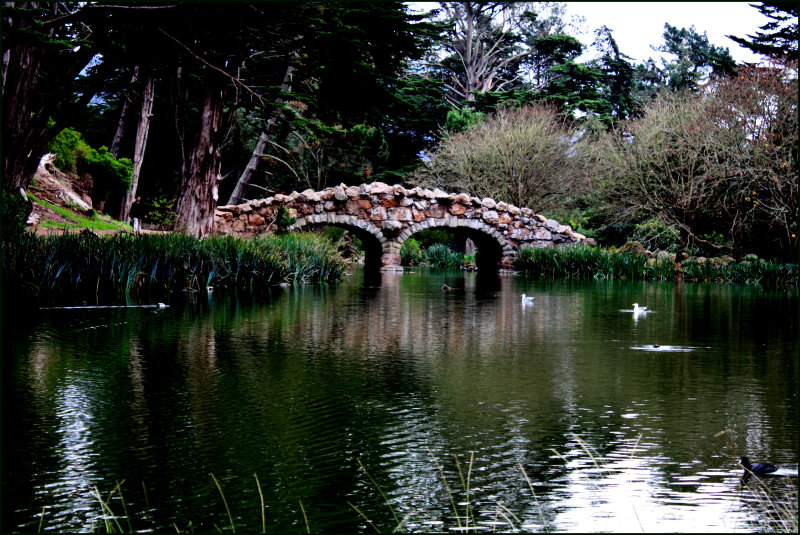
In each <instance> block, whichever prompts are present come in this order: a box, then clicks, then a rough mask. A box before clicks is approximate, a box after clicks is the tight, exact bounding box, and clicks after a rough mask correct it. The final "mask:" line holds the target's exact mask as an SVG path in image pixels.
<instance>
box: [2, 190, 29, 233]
mask: <svg viewBox="0 0 800 535" xmlns="http://www.w3.org/2000/svg"><path fill="white" fill-rule="evenodd" d="M27 208H28V207H27V206H26V203H25V200H24V199H23V198H22V196H21V195H20V194H16V195H15V194H13V193H12V192H10V191H8V190H6V189H5V188H0V232H2V237H3V240H4V241H5V240H6V239H7V238H10V237H13V236H17V235H19V234H22V233H24V232H25V221H26V219H27V212H28V210H27Z"/></svg>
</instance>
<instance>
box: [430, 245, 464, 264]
mask: <svg viewBox="0 0 800 535" xmlns="http://www.w3.org/2000/svg"><path fill="white" fill-rule="evenodd" d="M425 257H426V258H427V259H428V265H429V266H430V267H434V268H460V267H461V264H462V263H463V259H464V258H463V257H464V255H463V254H461V253H457V252H455V251H453V250H452V249H450V248H449V247H448V246H447V245H445V244H443V243H434V244H433V245H431V246H430V247H428V248H427V249H426V250H425Z"/></svg>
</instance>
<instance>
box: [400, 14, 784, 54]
mask: <svg viewBox="0 0 800 535" xmlns="http://www.w3.org/2000/svg"><path fill="white" fill-rule="evenodd" d="M752 3H755V2H752ZM411 4H412V5H413V6H414V7H415V8H417V9H422V10H425V11H427V10H428V9H430V8H431V7H435V6H436V3H417V2H413V3H411ZM565 4H566V6H567V16H568V17H570V16H572V15H578V16H582V17H585V19H586V22H585V24H584V25H583V26H584V28H583V30H584V31H583V32H581V33H575V34H574V35H575V37H577V38H578V39H580V41H581V42H582V43H583V44H585V45H587V47H588V46H590V45H591V43H592V42H593V41H594V38H595V36H594V30H596V29H597V28H600V27H601V26H603V25H606V26H608V28H609V29H610V30H611V31H612V35H613V37H614V40H615V41H616V42H617V45H618V46H619V48H620V51H621V52H622V53H623V54H625V55H627V56H630V57H631V58H633V60H634V63H641V62H643V61H645V60H647V59H648V58H651V57H652V58H653V59H656V60H657V59H658V58H660V57H661V53H659V52H656V51H654V50H653V49H652V47H653V46H659V45H661V44H663V42H664V24H665V23H667V22H668V23H670V24H671V25H672V26H676V27H678V28H689V27H691V26H694V28H695V30H696V31H697V32H698V33H700V34H701V35H702V34H703V33H705V34H706V36H707V37H708V40H709V42H711V44H713V45H716V46H721V47H725V48H728V50H730V53H731V56H733V58H734V59H735V60H736V61H738V62H748V63H757V62H759V61H760V60H761V56H758V55H757V54H753V53H752V52H751V51H750V50H749V49H747V48H744V47H742V46H740V45H739V44H738V43H736V42H735V41H732V40H731V39H729V38H727V37H726V36H727V35H735V36H737V37H747V36H748V35H754V34H755V33H756V31H758V30H759V28H760V27H761V26H763V25H764V24H765V23H767V22H769V21H770V20H771V19H769V18H767V17H765V16H764V15H762V14H761V13H760V12H759V11H758V10H757V9H756V8H754V7H752V6H750V3H748V2H565ZM588 55H589V56H590V55H593V54H591V52H589V53H588Z"/></svg>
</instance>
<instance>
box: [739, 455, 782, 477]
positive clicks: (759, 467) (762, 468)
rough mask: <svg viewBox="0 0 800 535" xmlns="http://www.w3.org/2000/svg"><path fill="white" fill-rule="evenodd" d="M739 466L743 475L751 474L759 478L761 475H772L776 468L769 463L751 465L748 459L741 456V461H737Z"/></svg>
mask: <svg viewBox="0 0 800 535" xmlns="http://www.w3.org/2000/svg"><path fill="white" fill-rule="evenodd" d="M739 464H741V465H742V466H743V467H744V473H745V475H748V474H749V473H753V474H755V475H757V476H760V475H763V474H769V473H772V472H774V471H776V470H777V468H776V467H775V466H774V465H771V464H769V463H751V462H750V459H748V458H747V457H744V456H742V458H741V460H740V461H739Z"/></svg>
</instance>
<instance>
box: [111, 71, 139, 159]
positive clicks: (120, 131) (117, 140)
mask: <svg viewBox="0 0 800 535" xmlns="http://www.w3.org/2000/svg"><path fill="white" fill-rule="evenodd" d="M138 80H139V66H138V65H137V66H136V67H134V68H133V76H131V83H130V87H131V88H132V87H133V85H134V84H135V83H136V82H137V81H138ZM130 102H131V99H130V98H128V96H127V95H126V94H124V93H123V95H122V111H120V114H119V122H118V123H117V131H116V132H114V139H113V140H112V141H111V147H110V148H109V149H108V151H109V152H110V153H111V155H112V156H113V157H114V158H119V146H120V144H121V143H122V136H123V135H125V125H126V124H127V122H128V107H129V104H130Z"/></svg>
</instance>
